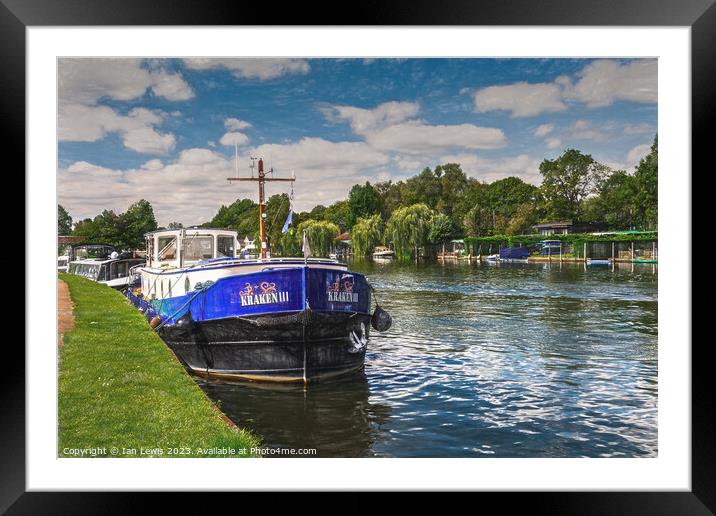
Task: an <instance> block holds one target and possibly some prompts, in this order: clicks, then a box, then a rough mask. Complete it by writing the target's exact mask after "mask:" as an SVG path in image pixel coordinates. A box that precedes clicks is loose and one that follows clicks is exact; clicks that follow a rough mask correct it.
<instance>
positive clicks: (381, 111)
mask: <svg viewBox="0 0 716 516" xmlns="http://www.w3.org/2000/svg"><path fill="white" fill-rule="evenodd" d="M322 111H323V113H324V114H325V115H326V116H327V117H328V118H329V119H332V120H345V121H347V122H349V123H350V126H351V129H352V130H353V132H354V133H356V134H361V135H365V134H367V133H368V132H371V131H376V130H379V129H383V128H385V127H387V126H389V125H393V124H397V123H399V122H403V121H405V120H408V119H410V118H412V117H414V116H416V115H417V114H418V112H419V111H420V105H419V104H418V103H417V102H385V103H383V104H379V105H378V106H376V107H374V108H373V109H364V108H358V107H353V106H328V107H326V108H323V110H322Z"/></svg>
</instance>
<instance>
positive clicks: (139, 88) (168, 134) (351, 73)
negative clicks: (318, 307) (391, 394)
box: [58, 58, 657, 224]
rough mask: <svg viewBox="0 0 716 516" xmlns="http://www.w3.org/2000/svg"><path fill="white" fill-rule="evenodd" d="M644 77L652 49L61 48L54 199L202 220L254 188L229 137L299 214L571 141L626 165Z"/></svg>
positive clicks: (651, 77) (648, 120)
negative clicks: (300, 51)
mask: <svg viewBox="0 0 716 516" xmlns="http://www.w3.org/2000/svg"><path fill="white" fill-rule="evenodd" d="M656 82H657V64H656V61H655V60H651V59H645V60H614V59H599V60H589V59H401V60H396V59H367V60H363V59H310V60H304V59H201V58H198V59H197V58H195V59H161V60H157V59H63V60H60V63H59V77H58V85H59V93H58V94H59V99H58V105H59V120H58V127H59V131H58V140H59V141H58V146H59V163H58V192H59V202H60V203H61V204H63V206H65V208H67V209H68V211H69V212H70V214H71V215H72V216H73V217H74V218H75V219H79V218H84V217H88V216H94V215H95V214H97V213H99V212H100V211H101V210H102V209H105V208H107V209H114V210H116V211H124V210H125V209H126V208H127V206H128V205H129V204H130V203H131V202H133V201H136V200H138V199H140V198H145V199H147V200H149V201H150V202H151V203H152V205H153V206H154V208H155V213H156V215H157V219H158V222H159V223H160V224H167V223H169V222H171V221H180V222H183V223H184V224H195V223H201V222H204V221H206V220H208V219H209V218H211V216H212V215H213V214H214V213H215V211H216V209H217V208H218V207H219V206H220V205H221V204H227V203H230V202H232V201H233V200H234V199H236V198H237V197H246V196H248V197H250V198H252V199H255V197H256V192H255V191H254V189H253V188H252V187H249V186H248V185H249V184H245V185H244V184H243V183H242V184H241V185H242V186H237V185H238V184H236V183H234V184H229V183H228V182H227V181H226V180H225V178H226V177H227V175H233V173H234V172H233V169H234V148H235V147H234V143H237V144H238V150H239V156H240V157H239V160H238V162H239V168H240V174H247V173H248V163H249V156H259V157H263V158H264V159H265V160H266V161H267V162H268V165H269V166H273V167H274V168H275V169H276V171H277V173H280V174H285V175H288V174H290V173H291V172H292V171H295V174H296V177H297V183H296V186H295V190H296V191H295V198H296V209H298V210H304V209H310V208H311V207H313V206H314V205H315V204H326V205H327V204H330V203H331V202H333V201H335V200H338V199H341V198H344V197H345V196H346V194H347V192H348V190H349V189H350V187H351V186H352V185H353V184H355V183H357V182H364V181H366V180H369V181H373V182H375V181H380V180H388V179H393V180H399V179H402V178H405V177H409V176H412V175H414V174H416V173H418V172H419V171H420V170H422V168H424V167H425V166H430V167H434V166H435V165H437V164H440V163H444V162H446V161H453V162H455V161H456V162H459V163H461V164H462V166H463V169H464V170H465V171H466V172H467V173H468V174H469V175H471V176H472V177H476V178H478V179H480V180H483V181H494V180H495V179H499V178H501V177H507V176H510V175H516V176H518V177H521V178H522V179H524V180H525V181H529V182H532V183H534V184H539V182H540V176H539V173H538V169H537V167H538V166H539V163H540V162H541V161H542V160H543V159H545V158H553V157H556V156H558V155H559V154H561V153H562V152H563V151H564V150H565V149H567V148H577V149H580V150H582V151H583V152H586V153H590V154H592V155H593V156H594V157H595V158H596V159H597V160H599V161H601V162H602V163H605V164H608V165H609V166H611V167H613V168H615V169H617V168H623V169H627V170H630V171H631V170H632V169H633V167H634V165H636V163H638V160H639V158H641V157H642V156H643V155H644V154H645V153H646V152H647V151H648V146H649V144H650V143H651V141H652V139H653V137H654V135H655V134H656V131H657V127H656V125H657V91H656ZM278 185H279V186H278V187H274V186H273V185H270V186H269V189H268V193H269V194H272V193H282V192H283V191H285V185H283V186H282V185H281V184H280V183H279V184H278Z"/></svg>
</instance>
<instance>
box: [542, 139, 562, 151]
mask: <svg viewBox="0 0 716 516" xmlns="http://www.w3.org/2000/svg"><path fill="white" fill-rule="evenodd" d="M544 143H545V145H547V148H548V149H557V148H559V146H560V145H562V140H560V139H559V138H547V139H546V140H545V141H544Z"/></svg>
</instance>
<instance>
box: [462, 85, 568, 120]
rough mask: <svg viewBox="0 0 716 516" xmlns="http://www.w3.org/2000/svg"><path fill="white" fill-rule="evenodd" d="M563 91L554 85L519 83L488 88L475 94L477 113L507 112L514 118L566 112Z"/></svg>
mask: <svg viewBox="0 0 716 516" xmlns="http://www.w3.org/2000/svg"><path fill="white" fill-rule="evenodd" d="M561 97H562V95H561V89H560V87H559V85H557V84H554V83H538V84H530V83H527V82H517V83H514V84H509V85H506V86H488V87H487V88H482V89H480V90H477V91H476V92H475V93H474V98H475V111H476V112H478V113H484V112H486V111H495V110H506V111H511V113H512V114H511V116H512V117H513V118H517V117H526V116H535V115H539V114H540V113H554V112H558V111H564V110H565V109H567V105H566V104H565V103H564V102H563V101H562V98H561Z"/></svg>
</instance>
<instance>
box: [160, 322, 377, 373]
mask: <svg viewBox="0 0 716 516" xmlns="http://www.w3.org/2000/svg"><path fill="white" fill-rule="evenodd" d="M369 331H370V315H367V314H359V313H345V312H312V311H305V312H293V313H288V314H286V313H284V314H275V315H261V316H251V317H230V318H223V319H215V320H208V321H201V322H193V321H190V322H186V323H184V324H181V323H180V324H175V325H171V326H165V327H162V328H160V329H159V333H160V335H161V337H162V339H164V341H165V342H166V343H167V344H168V345H169V347H170V348H171V349H172V350H173V351H174V353H175V354H176V355H177V356H178V357H179V358H180V359H181V361H182V362H183V363H184V365H185V366H186V367H187V369H188V370H189V371H190V372H192V373H194V374H196V375H199V376H204V377H209V378H215V379H225V380H254V381H277V382H315V381H318V380H322V379H326V378H330V377H335V376H339V375H342V374H346V373H349V372H351V371H355V370H358V369H360V368H362V367H363V364H364V361H365V352H366V346H364V345H363V346H361V345H360V342H359V341H358V340H356V339H352V338H351V337H350V335H351V332H355V334H356V336H358V337H359V338H360V337H363V339H365V340H367V339H368V337H369ZM364 342H365V341H364ZM357 344H358V345H357Z"/></svg>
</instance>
